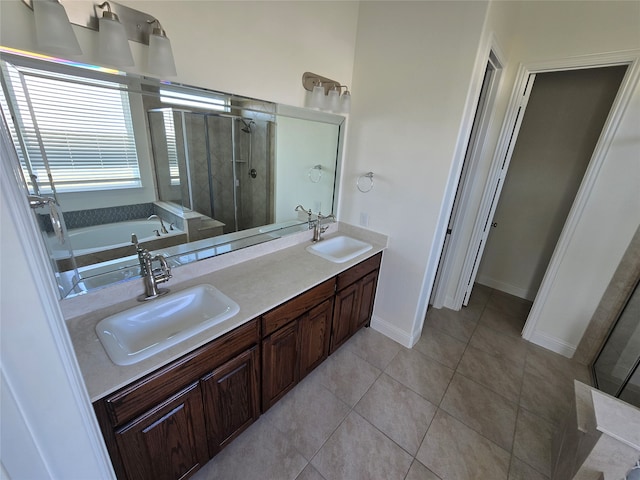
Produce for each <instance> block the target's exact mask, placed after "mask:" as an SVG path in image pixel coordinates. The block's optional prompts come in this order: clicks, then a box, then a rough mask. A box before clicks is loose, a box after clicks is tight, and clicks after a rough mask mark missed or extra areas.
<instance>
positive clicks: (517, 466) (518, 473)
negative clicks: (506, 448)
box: [509, 457, 549, 480]
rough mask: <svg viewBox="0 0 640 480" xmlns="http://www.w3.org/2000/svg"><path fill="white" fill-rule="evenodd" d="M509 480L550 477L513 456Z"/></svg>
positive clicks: (542, 479)
mask: <svg viewBox="0 0 640 480" xmlns="http://www.w3.org/2000/svg"><path fill="white" fill-rule="evenodd" d="M509 480H549V477H547V476H545V475H543V474H541V473H540V472H538V471H537V470H534V469H533V468H531V467H530V466H529V465H527V464H526V463H524V462H523V461H522V460H519V459H517V458H516V457H511V468H510V469H509Z"/></svg>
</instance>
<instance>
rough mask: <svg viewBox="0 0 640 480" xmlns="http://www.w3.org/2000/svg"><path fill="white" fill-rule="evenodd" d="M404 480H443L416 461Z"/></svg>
mask: <svg viewBox="0 0 640 480" xmlns="http://www.w3.org/2000/svg"><path fill="white" fill-rule="evenodd" d="M404 480H441V478H440V477H439V476H437V475H436V474H435V473H433V472H432V471H431V470H429V469H428V468H427V467H425V466H424V465H422V464H421V463H420V462H419V461H417V460H414V461H413V463H412V464H411V468H410V469H409V473H407V476H406V478H405V479H404Z"/></svg>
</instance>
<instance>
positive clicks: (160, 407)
mask: <svg viewBox="0 0 640 480" xmlns="http://www.w3.org/2000/svg"><path fill="white" fill-rule="evenodd" d="M307 236H308V234H307ZM385 243H386V242H385ZM306 245H308V241H305V242H304V243H301V244H298V245H294V246H291V247H288V248H285V249H282V250H280V251H276V252H274V253H270V254H268V255H264V256H260V257H258V258H256V259H254V260H250V261H246V262H243V263H240V264H238V265H233V266H231V267H228V268H224V269H222V270H219V271H216V272H214V273H210V274H206V275H204V276H201V277H198V278H194V279H192V280H190V281H188V282H184V283H181V284H180V285H179V286H177V287H176V291H180V290H182V289H183V288H187V287H189V286H190V285H192V284H197V283H211V284H214V285H216V286H217V288H220V290H222V291H223V292H225V293H227V294H229V296H231V297H232V298H234V299H235V300H236V301H237V302H238V304H239V305H240V312H239V313H238V314H237V315H236V316H235V317H234V319H236V321H237V324H236V326H234V327H233V328H232V329H231V330H230V331H228V332H227V333H225V334H223V335H221V336H219V337H217V338H215V339H213V340H211V339H208V340H206V332H203V334H200V335H198V336H196V337H194V339H191V340H190V341H186V342H183V343H182V344H180V345H176V346H174V347H171V348H169V349H168V350H167V351H166V352H163V353H161V354H158V355H155V356H153V357H151V358H149V359H146V360H143V361H141V362H140V363H138V364H136V365H130V366H117V365H115V364H113V363H112V362H111V361H110V360H109V359H108V357H107V356H106V353H105V352H104V349H103V348H102V345H101V344H100V343H99V342H98V341H97V339H95V338H94V337H95V333H93V334H92V332H91V329H92V328H94V327H95V324H96V323H97V321H99V319H100V318H104V316H105V315H106V314H110V313H111V312H113V311H117V310H122V309H126V308H128V307H129V306H131V302H123V303H122V304H120V305H117V306H110V307H109V308H106V309H101V310H100V311H98V312H91V313H89V314H86V315H81V316H80V317H79V318H77V319H74V320H73V321H71V322H69V330H70V333H71V337H72V340H73V343H74V347H75V348H76V352H77V354H78V360H79V363H80V366H81V369H82V370H83V374H84V376H85V380H86V382H87V388H88V389H89V393H90V395H91V399H92V401H93V405H94V409H95V412H96V416H97V418H98V422H99V424H100V427H101V429H102V433H103V436H104V438H105V442H106V445H107V448H108V450H109V453H110V456H111V459H112V463H113V466H114V469H115V471H116V474H117V476H118V478H122V479H129V480H133V479H154V480H155V479H177V478H188V477H189V476H191V475H192V474H193V473H194V472H195V471H197V470H198V469H199V468H200V467H201V466H202V465H203V464H204V463H206V462H207V461H208V460H209V459H210V458H212V457H213V456H215V455H216V454H217V453H218V452H219V451H220V450H221V449H223V448H224V447H225V446H226V445H228V444H229V443H230V442H231V441H233V439H234V438H236V437H237V436H238V435H239V434H240V433H241V432H242V431H244V430H245V429H246V428H247V427H248V426H249V425H251V424H252V423H253V422H254V421H255V420H256V419H257V418H258V417H259V415H260V414H261V413H263V412H265V411H266V410H268V409H269V408H270V407H271V406H272V405H274V404H275V403H276V402H277V401H278V400H279V399H280V398H282V397H283V396H284V395H285V394H286V393H287V392H288V391H290V390H291V389H292V388H293V387H294V386H295V385H296V384H297V383H298V382H299V381H300V380H302V379H303V378H304V377H305V376H306V375H307V374H309V373H310V372H311V371H312V370H313V369H314V368H316V367H317V366H318V365H320V364H321V363H322V362H323V361H324V360H325V359H326V358H327V357H328V356H329V355H330V354H331V353H333V352H334V351H335V350H336V349H337V348H338V347H339V346H340V345H342V344H343V343H344V342H345V341H346V340H347V339H348V338H349V337H350V336H351V335H353V334H354V333H355V332H357V331H358V330H359V329H360V328H362V327H363V326H365V325H367V324H368V323H369V322H370V319H371V314H372V312H373V305H374V299H375V292H376V286H377V279H378V271H379V268H380V263H381V259H382V249H383V248H384V247H383V246H381V245H379V244H377V245H374V248H373V249H372V250H371V251H369V252H367V253H366V254H362V255H359V256H358V257H356V258H355V259H353V260H351V261H348V262H344V263H342V264H336V263H332V262H329V261H327V260H325V259H322V258H319V257H317V256H315V255H311V254H309V253H308V252H306V251H305V249H304V248H305V246H306ZM203 339H204V340H203Z"/></svg>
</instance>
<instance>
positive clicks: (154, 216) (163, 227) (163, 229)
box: [147, 215, 173, 236]
mask: <svg viewBox="0 0 640 480" xmlns="http://www.w3.org/2000/svg"><path fill="white" fill-rule="evenodd" d="M154 218H157V219H158V220H160V231H161V232H162V233H169V232H168V231H167V229H166V228H165V226H164V222H163V221H162V219H161V218H160V217H159V216H158V215H151V216H150V217H149V218H147V220H153V219H154ZM172 230H173V229H172ZM158 236H160V234H158Z"/></svg>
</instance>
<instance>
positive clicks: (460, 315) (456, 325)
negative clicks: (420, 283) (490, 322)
mask: <svg viewBox="0 0 640 480" xmlns="http://www.w3.org/2000/svg"><path fill="white" fill-rule="evenodd" d="M478 317H479V314H478V313H477V312H471V313H468V310H465V309H464V308H463V309H462V310H460V311H459V312H456V311H454V310H449V309H448V308H441V309H436V308H429V311H428V313H427V318H426V320H425V325H429V326H431V327H434V328H437V329H438V330H441V331H443V332H444V333H446V334H448V335H451V336H452V337H454V338H457V339H458V340H460V341H462V342H465V343H466V342H468V341H469V338H471V335H472V334H473V331H474V330H475V328H476V325H477V324H478Z"/></svg>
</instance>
